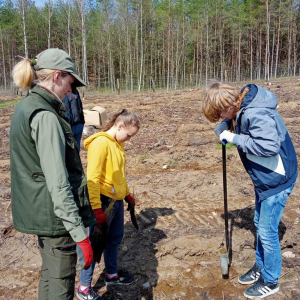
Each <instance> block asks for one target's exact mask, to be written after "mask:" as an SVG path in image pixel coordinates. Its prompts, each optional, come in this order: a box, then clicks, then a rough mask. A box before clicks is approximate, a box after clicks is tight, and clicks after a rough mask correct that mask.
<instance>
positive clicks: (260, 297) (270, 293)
mask: <svg viewBox="0 0 300 300" xmlns="http://www.w3.org/2000/svg"><path fill="white" fill-rule="evenodd" d="M278 291H279V287H277V288H276V289H275V290H273V291H271V292H269V293H267V294H266V295H262V296H249V295H247V294H246V293H244V296H245V297H246V298H248V299H257V298H258V299H262V298H265V297H268V296H270V295H273V294H275V293H277V292H278Z"/></svg>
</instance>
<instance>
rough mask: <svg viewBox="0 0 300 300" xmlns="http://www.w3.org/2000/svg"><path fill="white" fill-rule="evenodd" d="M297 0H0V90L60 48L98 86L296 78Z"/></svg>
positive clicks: (299, 12) (299, 56)
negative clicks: (18, 71)
mask: <svg viewBox="0 0 300 300" xmlns="http://www.w3.org/2000/svg"><path fill="white" fill-rule="evenodd" d="M299 7H300V0H297V1H295V0H231V1H230V0H97V1H95V0H92V1H89V0H66V1H63V0H48V1H46V3H45V4H44V5H43V6H42V7H37V6H36V4H35V2H34V1H31V0H16V1H11V0H0V66H1V67H0V89H3V90H9V89H12V88H13V85H12V80H11V71H12V68H13V66H14V65H15V64H16V63H17V62H18V61H19V60H20V56H21V57H29V58H30V59H31V58H34V56H35V55H36V54H38V53H39V52H41V51H43V50H45V49H47V48H50V47H51V48H53V47H58V48H61V49H64V50H65V51H66V52H68V53H69V54H70V55H71V57H72V58H73V60H74V61H75V64H76V67H77V73H78V74H79V75H80V76H81V77H82V78H83V79H84V80H85V81H86V82H87V83H88V85H89V88H91V89H93V90H100V91H108V92H115V91H116V90H118V89H119V87H120V88H121V89H122V90H126V91H133V90H138V91H140V90H146V89H151V88H152V89H154V88H165V89H167V90H169V89H177V88H184V87H187V86H194V87H199V86H201V85H205V84H207V83H208V82H209V80H210V79H217V80H221V81H240V80H255V79H265V80H266V81H268V80H269V79H271V78H276V77H282V76H299V75H300V64H299V59H300V47H299V46H300V45H299V41H300V39H299V37H300V8H299Z"/></svg>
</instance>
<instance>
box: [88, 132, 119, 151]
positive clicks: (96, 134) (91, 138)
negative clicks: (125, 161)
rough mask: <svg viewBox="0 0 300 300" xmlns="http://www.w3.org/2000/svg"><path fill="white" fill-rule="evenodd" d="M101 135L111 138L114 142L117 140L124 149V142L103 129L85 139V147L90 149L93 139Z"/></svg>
mask: <svg viewBox="0 0 300 300" xmlns="http://www.w3.org/2000/svg"><path fill="white" fill-rule="evenodd" d="M101 136H103V137H106V138H108V139H110V140H111V141H112V142H115V143H116V144H117V145H118V147H120V148H121V150H123V151H124V144H123V143H118V142H117V141H116V140H115V139H114V138H113V137H112V136H111V135H109V134H107V133H106V132H103V131H100V132H97V133H95V134H93V135H91V136H89V137H88V138H87V139H85V140H84V148H85V149H88V148H89V146H90V144H91V142H92V141H93V140H95V139H96V138H98V137H101Z"/></svg>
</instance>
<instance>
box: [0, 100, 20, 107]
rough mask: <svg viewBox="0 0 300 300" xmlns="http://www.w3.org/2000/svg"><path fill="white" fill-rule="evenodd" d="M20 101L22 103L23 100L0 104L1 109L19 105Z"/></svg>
mask: <svg viewBox="0 0 300 300" xmlns="http://www.w3.org/2000/svg"><path fill="white" fill-rule="evenodd" d="M20 101H21V99H17V100H12V101H5V102H1V103H0V108H4V107H8V106H13V105H16V104H18V103H19V102H20Z"/></svg>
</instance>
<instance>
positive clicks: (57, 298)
mask: <svg viewBox="0 0 300 300" xmlns="http://www.w3.org/2000/svg"><path fill="white" fill-rule="evenodd" d="M38 243H39V248H40V253H41V256H42V277H41V279H40V284H39V295H38V299H39V300H73V298H74V288H75V276H76V262H77V254H76V243H75V242H74V241H73V239H72V238H71V237H70V236H64V237H44V236H38Z"/></svg>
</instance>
